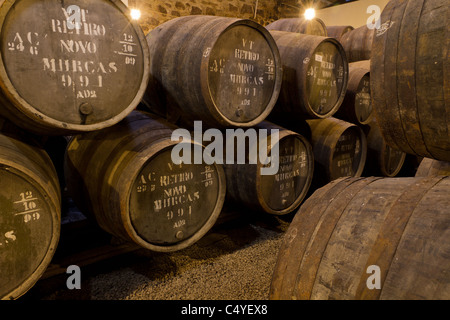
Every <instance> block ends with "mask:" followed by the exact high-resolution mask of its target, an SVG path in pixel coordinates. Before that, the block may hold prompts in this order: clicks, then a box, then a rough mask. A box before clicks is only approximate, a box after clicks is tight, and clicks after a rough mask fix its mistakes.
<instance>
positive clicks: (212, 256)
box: [21, 214, 292, 300]
mask: <svg viewBox="0 0 450 320" xmlns="http://www.w3.org/2000/svg"><path fill="white" fill-rule="evenodd" d="M291 219H292V215H290V216H287V217H282V218H279V217H276V216H269V215H261V214H259V215H257V216H255V215H248V216H244V217H241V218H238V219H234V220H231V221H228V222H225V223H222V224H220V225H217V226H214V227H213V228H212V229H211V230H210V232H209V233H207V234H206V235H205V236H204V237H203V238H202V239H200V240H199V241H198V242H197V243H195V244H194V245H192V246H190V247H189V248H186V249H184V250H180V251H177V252H172V253H159V252H151V251H148V250H145V249H138V250H136V251H133V252H129V253H126V254H122V255H120V256H117V257H114V258H110V259H108V260H105V261H101V262H97V263H94V264H91V265H88V266H84V267H81V289H79V290H77V289H74V290H69V289H67V287H66V280H67V278H68V277H69V275H68V274H60V275H58V276H54V277H50V278H47V279H41V280H39V281H38V282H37V283H36V285H35V286H34V287H33V288H32V289H31V290H30V291H29V292H28V293H27V294H26V295H25V296H23V297H22V298H21V299H25V300H27V299H28V300H267V299H268V298H269V288H270V281H271V277H272V273H273V268H274V266H275V263H276V259H277V255H278V251H279V248H280V245H281V242H282V239H283V235H284V232H285V231H286V230H287V227H288V225H289V220H291ZM73 263H74V264H76V261H74V262H73Z"/></svg>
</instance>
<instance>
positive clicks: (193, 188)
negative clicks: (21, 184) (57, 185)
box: [65, 111, 226, 252]
mask: <svg viewBox="0 0 450 320" xmlns="http://www.w3.org/2000/svg"><path fill="white" fill-rule="evenodd" d="M175 129H176V128H175V127H174V126H172V125H170V124H169V123H167V122H166V121H163V120H162V119H159V118H158V117H155V116H152V115H150V114H145V113H142V112H139V111H133V112H132V113H131V114H130V115H129V116H128V117H127V118H125V119H124V120H123V121H121V122H120V123H119V124H117V125H115V126H113V127H111V128H106V129H103V130H99V131H95V132H90V133H85V134H83V135H76V136H74V137H73V138H72V140H71V141H70V143H69V146H68V148H67V153H66V161H65V177H66V183H67V188H68V190H69V193H70V195H71V196H72V198H73V200H74V202H75V204H76V205H77V206H78V208H80V210H81V211H82V212H83V213H85V215H86V216H88V217H91V218H92V217H95V220H96V221H97V223H98V225H99V226H100V227H101V228H103V229H104V230H105V231H107V232H109V233H110V234H112V235H114V236H116V237H117V238H120V239H123V240H126V241H131V242H134V243H136V244H138V245H140V246H141V247H143V248H146V249H149V250H153V251H163V252H169V251H176V250H180V249H183V248H186V247H187V246H190V245H191V244H193V243H194V242H196V241H197V240H199V239H200V238H201V237H202V236H203V235H204V234H205V233H206V232H207V231H208V230H209V229H210V228H211V227H212V226H213V225H214V223H215V221H216V220H217V217H218V215H219V213H220V211H221V209H222V206H223V203H224V199H225V191H226V190H225V183H226V182H225V176H224V173H223V169H222V167H221V166H220V165H216V164H211V165H207V164H205V163H204V162H203V160H201V161H200V162H199V164H196V163H194V161H192V159H191V160H190V161H191V163H190V164H189V163H178V164H176V163H174V161H172V151H173V149H174V148H175V147H183V146H182V144H185V145H184V146H185V147H187V148H191V147H194V143H193V142H183V141H182V142H180V143H178V141H172V140H171V136H172V132H173V131H174V130H175ZM196 147H198V148H200V150H201V148H202V146H201V145H196ZM194 151H195V150H194ZM191 155H192V157H194V155H195V157H197V156H196V153H195V152H194V153H192V154H191Z"/></svg>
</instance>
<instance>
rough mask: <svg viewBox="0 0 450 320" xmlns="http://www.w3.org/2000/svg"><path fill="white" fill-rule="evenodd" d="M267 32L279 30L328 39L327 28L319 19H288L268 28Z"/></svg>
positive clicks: (272, 24) (280, 20) (271, 24)
mask: <svg viewBox="0 0 450 320" xmlns="http://www.w3.org/2000/svg"><path fill="white" fill-rule="evenodd" d="M266 28H267V30H278V31H287V32H295V33H303V34H310V35H314V36H322V37H327V36H328V34H327V27H326V26H325V23H324V22H323V21H322V20H321V19H319V18H314V19H311V20H309V19H305V18H286V19H279V20H276V21H274V22H272V23H270V24H268V25H267V26H266Z"/></svg>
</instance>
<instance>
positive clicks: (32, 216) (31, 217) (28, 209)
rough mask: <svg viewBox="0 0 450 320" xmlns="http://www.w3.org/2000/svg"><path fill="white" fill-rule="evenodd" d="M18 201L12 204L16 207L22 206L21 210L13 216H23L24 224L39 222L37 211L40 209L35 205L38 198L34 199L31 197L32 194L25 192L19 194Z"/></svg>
mask: <svg viewBox="0 0 450 320" xmlns="http://www.w3.org/2000/svg"><path fill="white" fill-rule="evenodd" d="M19 196H20V200H18V201H15V202H14V204H18V205H22V206H23V210H21V211H20V212H18V213H15V214H14V215H15V216H19V215H20V216H23V221H24V222H25V223H27V222H30V221H35V220H39V218H40V217H41V215H40V213H39V211H40V210H41V209H40V208H38V206H37V204H36V200H38V198H35V197H34V196H33V192H31V191H26V192H22V193H20V195H19Z"/></svg>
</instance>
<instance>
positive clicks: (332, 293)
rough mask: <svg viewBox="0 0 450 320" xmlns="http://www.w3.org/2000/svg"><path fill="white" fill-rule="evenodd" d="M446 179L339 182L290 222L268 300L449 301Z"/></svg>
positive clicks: (308, 202) (449, 184)
mask: <svg viewBox="0 0 450 320" xmlns="http://www.w3.org/2000/svg"><path fill="white" fill-rule="evenodd" d="M449 188H450V177H426V178H414V177H409V178H383V177H370V178H349V177H347V178H341V179H338V180H335V181H333V182H331V183H329V184H327V185H326V186H325V187H323V188H321V189H319V190H317V191H316V192H315V193H314V194H313V195H312V196H311V197H309V198H308V199H307V200H306V201H305V202H304V204H303V205H302V206H301V207H300V209H299V210H298V212H297V213H296V214H295V217H294V219H293V220H292V222H291V224H290V226H289V228H288V230H287V232H286V234H285V237H284V239H283V243H282V244H281V248H280V251H279V255H278V258H277V262H276V266H275V269H274V272H273V277H272V282H271V288H270V294H269V298H270V299H273V300H275V299H294V300H324V299H330V300H331V299H333V300H378V299H380V300H413V299H414V300H416V299H417V300H438V299H442V300H448V299H450V291H449V289H448V288H449V286H450V273H449V272H448V271H449V268H450V256H449V254H448V252H449V251H450V232H448V231H449V230H450V214H449V213H450V211H449V208H450V197H449V196H448V190H449Z"/></svg>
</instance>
